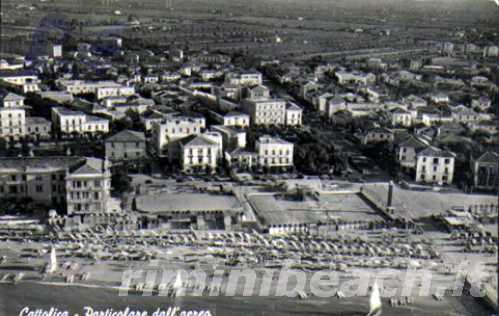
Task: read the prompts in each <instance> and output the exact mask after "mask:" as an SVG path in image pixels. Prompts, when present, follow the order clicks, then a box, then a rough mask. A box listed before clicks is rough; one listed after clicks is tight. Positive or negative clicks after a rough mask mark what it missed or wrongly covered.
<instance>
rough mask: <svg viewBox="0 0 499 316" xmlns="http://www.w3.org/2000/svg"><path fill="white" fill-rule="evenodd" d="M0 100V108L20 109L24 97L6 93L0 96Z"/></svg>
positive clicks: (22, 105)
mask: <svg viewBox="0 0 499 316" xmlns="http://www.w3.org/2000/svg"><path fill="white" fill-rule="evenodd" d="M0 98H1V100H2V103H1V106H2V107H4V108H20V107H24V99H25V98H24V97H23V96H21V95H18V94H15V93H11V92H7V93H3V94H2V95H0Z"/></svg>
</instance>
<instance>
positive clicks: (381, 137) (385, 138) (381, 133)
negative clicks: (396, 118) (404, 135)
mask: <svg viewBox="0 0 499 316" xmlns="http://www.w3.org/2000/svg"><path fill="white" fill-rule="evenodd" d="M394 139H395V133H394V132H393V131H391V130H389V129H387V128H373V129H370V130H369V131H367V132H366V133H365V135H363V137H362V139H361V141H362V144H364V145H367V144H379V143H392V142H393V141H394Z"/></svg>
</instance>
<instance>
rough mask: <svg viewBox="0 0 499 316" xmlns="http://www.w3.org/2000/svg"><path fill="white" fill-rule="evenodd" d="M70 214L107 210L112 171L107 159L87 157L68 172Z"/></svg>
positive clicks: (67, 185)
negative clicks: (82, 162)
mask: <svg viewBox="0 0 499 316" xmlns="http://www.w3.org/2000/svg"><path fill="white" fill-rule="evenodd" d="M65 180H66V205H67V212H68V215H73V214H88V213H103V212H107V211H108V209H107V204H108V200H109V198H110V196H111V194H110V191H111V172H110V169H109V164H108V162H107V160H101V159H96V158H86V159H85V162H84V164H83V165H76V166H74V167H72V168H70V169H69V171H68V172H67V173H66V179H65Z"/></svg>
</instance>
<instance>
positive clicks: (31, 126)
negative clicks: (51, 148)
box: [26, 116, 52, 140]
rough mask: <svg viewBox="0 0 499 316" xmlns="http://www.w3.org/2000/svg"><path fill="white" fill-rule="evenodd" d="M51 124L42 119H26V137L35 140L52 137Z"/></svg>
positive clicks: (29, 117)
mask: <svg viewBox="0 0 499 316" xmlns="http://www.w3.org/2000/svg"><path fill="white" fill-rule="evenodd" d="M51 133H52V122H50V121H49V120H47V119H45V118H43V117H31V116H28V117H26V136H29V137H31V138H32V139H36V140H46V139H50V138H51V137H52V135H51Z"/></svg>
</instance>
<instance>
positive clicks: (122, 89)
mask: <svg viewBox="0 0 499 316" xmlns="http://www.w3.org/2000/svg"><path fill="white" fill-rule="evenodd" d="M56 83H57V85H58V86H59V87H61V88H62V89H64V90H66V91H67V92H69V93H71V94H73V95H77V94H86V93H92V94H95V96H96V98H97V99H98V100H100V99H104V98H106V97H119V96H131V95H134V94H135V88H134V87H133V86H124V85H121V84H119V83H116V82H114V81H83V80H66V79H59V80H57V81H56Z"/></svg>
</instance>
